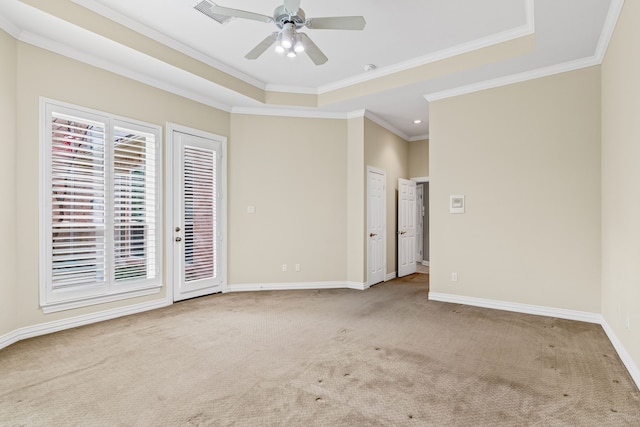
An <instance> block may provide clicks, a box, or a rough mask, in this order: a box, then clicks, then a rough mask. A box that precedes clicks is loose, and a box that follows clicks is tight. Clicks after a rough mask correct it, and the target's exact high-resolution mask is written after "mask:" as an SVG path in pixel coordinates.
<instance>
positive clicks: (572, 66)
mask: <svg viewBox="0 0 640 427" xmlns="http://www.w3.org/2000/svg"><path fill="white" fill-rule="evenodd" d="M600 63H601V62H600V61H599V60H598V58H596V57H595V56H592V57H589V58H582V59H577V60H575V61H569V62H564V63H562V64H557V65H552V66H549V67H543V68H538V69H536V70H531V71H526V72H524V73H518V74H511V75H508V76H504V77H500V78H497V79H491V80H485V81H483V82H478V83H474V84H471V85H466V86H459V87H455V88H452V89H448V90H443V91H440V92H434V93H430V94H427V95H424V98H425V99H426V100H427V101H428V102H433V101H439V100H441V99H446V98H452V97H454V96H460V95H467V94H470V93H474V92H480V91H483V90H487V89H494V88H497V87H502V86H508V85H510V84H514V83H521V82H525V81H528V80H535V79H539V78H542V77H548V76H552V75H554V74H561V73H566V72H568V71H575V70H579V69H581V68H587V67H592V66H594V65H599V64H600Z"/></svg>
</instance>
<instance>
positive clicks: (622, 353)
mask: <svg viewBox="0 0 640 427" xmlns="http://www.w3.org/2000/svg"><path fill="white" fill-rule="evenodd" d="M601 317H602V316H601ZM600 324H601V325H602V329H604V332H605V333H606V334H607V337H609V341H611V344H612V345H613V348H615V349H616V352H617V353H618V356H619V357H620V360H622V363H624V366H626V368H627V371H629V375H631V378H632V379H633V382H635V383H636V387H638V388H640V369H639V368H638V365H636V364H635V363H634V361H633V359H632V358H631V356H630V355H629V353H627V350H626V349H625V348H624V346H623V345H622V342H620V340H619V339H618V336H617V335H616V334H615V332H613V329H612V328H611V326H609V324H608V323H607V321H606V320H605V319H604V317H602V320H601V322H600Z"/></svg>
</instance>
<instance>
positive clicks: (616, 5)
mask: <svg viewBox="0 0 640 427" xmlns="http://www.w3.org/2000/svg"><path fill="white" fill-rule="evenodd" d="M623 6H624V0H611V6H609V13H607V19H606V20H605V21H604V25H603V27H602V32H601V33H600V39H598V45H597V47H596V52H595V55H594V56H595V57H596V58H598V61H599V63H600V64H602V62H603V61H604V57H605V55H606V54H607V49H608V48H609V42H611V37H613V32H614V30H615V29H616V25H617V24H618V18H620V13H622V7H623Z"/></svg>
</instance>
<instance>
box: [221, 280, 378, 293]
mask: <svg viewBox="0 0 640 427" xmlns="http://www.w3.org/2000/svg"><path fill="white" fill-rule="evenodd" d="M368 287H369V285H368V284H366V283H359V282H340V281H336V282H292V283H248V284H237V285H232V284H229V285H227V289H226V291H224V292H254V291H292V290H310V289H356V290H360V291H363V290H365V289H367V288H368Z"/></svg>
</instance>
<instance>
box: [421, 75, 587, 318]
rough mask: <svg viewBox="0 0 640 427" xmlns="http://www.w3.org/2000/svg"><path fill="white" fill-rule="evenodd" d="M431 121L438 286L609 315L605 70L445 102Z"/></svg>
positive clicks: (434, 280) (433, 110) (435, 107)
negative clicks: (605, 310)
mask: <svg viewBox="0 0 640 427" xmlns="http://www.w3.org/2000/svg"><path fill="white" fill-rule="evenodd" d="M430 124H431V125H430V126H431V128H430V156H431V157H430V165H429V172H430V190H431V194H430V210H431V224H430V232H431V260H430V265H431V278H430V283H431V289H430V290H431V291H433V292H438V293H446V294H456V295H463V296H469V297H477V298H487V299H492V300H501V301H510V302H516V303H524V304H532V305H538V306H547V307H556V308H562V309H570V310H580V311H585V312H592V313H599V312H600V68H599V67H591V68H586V69H582V70H579V71H574V72H570V73H564V74H559V75H555V76H551V77H546V78H542V79H537V80H532V81H528V82H524V83H518V84H513V85H509V86H504V87H500V88H497V89H490V90H485V91H481V92H477V93H473V94H469V95H464V96H459V97H455V98H450V99H445V100H441V101H436V102H434V103H432V104H431V106H430ZM452 194H464V195H465V196H466V213H465V214H463V215H454V214H449V213H448V204H449V195H452ZM453 272H456V273H458V282H456V283H453V282H451V280H450V279H451V273H453Z"/></svg>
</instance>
